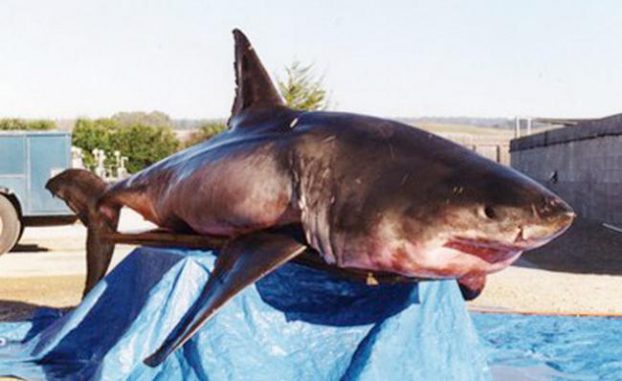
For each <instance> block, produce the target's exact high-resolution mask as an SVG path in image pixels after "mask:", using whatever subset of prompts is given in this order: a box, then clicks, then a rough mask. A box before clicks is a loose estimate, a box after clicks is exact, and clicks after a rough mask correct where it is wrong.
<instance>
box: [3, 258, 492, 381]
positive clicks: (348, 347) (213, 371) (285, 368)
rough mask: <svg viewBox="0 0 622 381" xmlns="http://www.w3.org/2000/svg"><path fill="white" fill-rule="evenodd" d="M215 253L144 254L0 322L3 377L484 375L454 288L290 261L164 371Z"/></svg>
mask: <svg viewBox="0 0 622 381" xmlns="http://www.w3.org/2000/svg"><path fill="white" fill-rule="evenodd" d="M214 259H215V256H214V255H213V253H211V252H208V251H197V250H179V249H155V248H148V247H144V248H139V249H136V250H135V251H134V252H133V253H132V254H130V255H129V256H128V257H127V258H126V259H125V260H124V261H123V262H122V263H121V264H119V265H118V266H117V267H116V268H115V269H114V270H113V271H112V272H111V273H110V274H109V275H108V276H107V277H106V278H105V279H104V280H103V281H102V282H100V283H99V284H98V285H97V286H96V287H95V288H94V289H93V291H92V292H91V293H90V294H89V295H88V296H87V297H86V298H85V300H84V301H83V302H82V303H81V304H80V305H79V306H78V307H76V308H75V309H74V310H72V311H71V312H69V313H66V314H64V315H63V314H61V313H59V312H57V311H55V310H41V311H39V313H38V314H37V315H36V316H35V317H34V318H33V319H32V320H31V321H28V322H18V323H2V324H0V375H12V376H16V377H20V378H24V379H28V380H64V379H72V380H73V379H95V380H171V379H177V380H181V379H184V380H314V381H316V380H383V381H387V380H469V381H472V380H487V379H489V378H490V374H489V369H488V366H487V364H486V358H485V353H484V351H483V349H482V346H481V344H480V340H479V337H478V334H477V332H476V330H475V328H474V326H473V324H472V322H471V319H470V316H469V313H468V312H467V310H466V307H465V303H464V301H463V300H462V297H461V295H460V291H459V290H458V287H457V284H456V283H455V282H454V281H437V282H423V283H420V284H418V285H417V284H412V285H391V286H388V285H383V286H366V285H364V284H360V283H354V282H349V281H344V280H340V279H337V278H334V277H333V276H330V275H327V274H324V273H322V272H319V271H316V270H312V269H308V268H305V267H302V266H299V265H296V264H287V265H285V266H283V267H282V268H280V269H279V270H277V271H276V272H274V273H272V274H270V275H268V276H267V277H266V278H264V279H262V280H261V281H259V282H257V283H256V284H255V285H254V286H252V287H248V288H247V289H246V290H244V291H243V292H242V293H240V294H239V295H238V296H236V297H235V298H234V299H233V300H232V301H230V302H229V303H228V304H227V305H225V306H224V307H223V308H222V309H221V310H220V311H219V312H218V313H217V314H216V315H215V316H214V317H213V318H212V319H211V320H210V321H208V323H207V324H206V325H205V326H204V327H203V328H202V329H201V330H200V331H199V333H198V334H197V335H195V336H194V337H193V338H192V339H191V340H190V341H189V342H188V343H186V345H185V346H184V347H183V348H181V349H180V350H179V351H177V352H175V353H174V354H173V355H171V356H170V357H169V358H168V359H167V360H166V361H165V362H164V363H163V364H162V365H160V366H159V367H157V368H149V367H147V366H145V365H144V364H143V363H142V360H143V359H144V358H145V357H146V356H148V355H149V354H151V353H152V352H153V351H155V350H156V349H157V348H158V347H159V345H160V344H161V343H162V342H163V341H164V339H165V338H166V336H167V335H168V334H169V333H170V331H171V330H172V329H173V328H174V327H175V326H176V324H177V323H178V321H179V320H180V319H181V318H182V316H183V315H184V313H185V312H186V311H187V310H188V309H189V308H190V307H191V306H192V304H193V303H194V301H195V300H196V299H197V297H198V295H199V293H200V292H201V290H202V289H203V287H204V285H205V283H206V281H207V279H208V278H209V275H210V271H211V269H212V268H213V264H214Z"/></svg>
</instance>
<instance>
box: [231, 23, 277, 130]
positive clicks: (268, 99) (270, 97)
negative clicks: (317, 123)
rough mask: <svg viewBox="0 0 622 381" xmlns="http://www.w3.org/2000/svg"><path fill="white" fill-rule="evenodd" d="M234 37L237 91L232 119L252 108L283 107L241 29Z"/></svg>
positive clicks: (237, 30) (236, 30)
mask: <svg viewBox="0 0 622 381" xmlns="http://www.w3.org/2000/svg"><path fill="white" fill-rule="evenodd" d="M233 37H234V39H235V63H234V67H235V84H236V89H235V100H234V101H233V107H232V109H231V117H232V118H233V117H235V116H236V115H237V114H239V113H240V112H242V111H244V110H246V109H248V108H250V107H271V106H282V105H283V100H282V99H281V96H280V95H279V93H278V91H277V90H276V88H275V87H274V84H273V83H272V80H271V79H270V76H269V75H268V72H266V69H265V68H264V67H263V65H262V64H261V61H260V60H259V57H257V54H256V53H255V50H254V49H253V46H252V45H251V43H250V42H249V41H248V38H246V36H245V35H244V33H242V32H241V31H240V30H239V29H234V30H233Z"/></svg>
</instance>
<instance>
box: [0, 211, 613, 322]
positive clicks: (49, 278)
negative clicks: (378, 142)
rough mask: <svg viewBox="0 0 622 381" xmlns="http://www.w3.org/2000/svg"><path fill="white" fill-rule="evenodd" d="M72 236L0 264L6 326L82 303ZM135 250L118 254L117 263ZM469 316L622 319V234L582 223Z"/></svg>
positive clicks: (496, 284)
mask: <svg viewBox="0 0 622 381" xmlns="http://www.w3.org/2000/svg"><path fill="white" fill-rule="evenodd" d="M71 229H73V230H67V232H65V233H64V234H65V237H57V235H58V234H54V233H49V234H47V235H46V234H44V232H33V233H31V234H30V235H26V236H25V237H24V240H23V244H22V245H21V246H20V247H19V248H18V252H17V253H15V254H7V255H5V256H3V257H2V258H0V321H16V320H22V319H25V318H27V317H28V316H29V315H30V314H31V313H32V311H34V309H36V308H37V307H39V306H52V307H71V306H74V305H76V304H77V303H79V301H80V295H81V291H82V286H83V282H84V274H83V273H84V271H83V269H84V260H85V259H84V251H83V250H84V249H83V247H84V246H83V245H84V243H83V242H84V232H83V229H82V228H81V227H71ZM130 250H131V247H120V248H119V249H117V251H118V252H119V253H117V252H115V259H116V260H115V262H117V263H118V262H119V261H120V260H122V258H123V257H124V255H126V254H127V252H129V251H130ZM10 256H14V257H13V258H10ZM4 257H7V258H4ZM55 261H56V262H55ZM38 263H42V264H43V265H39V266H38V265H37V264H38ZM29 266H30V267H29ZM469 308H471V309H472V310H487V311H507V312H527V313H555V314H559V313H561V314H571V315H581V314H595V315H603V314H604V315H622V233H618V232H615V231H613V230H609V229H607V228H605V227H603V226H602V225H601V224H600V223H597V222H594V221H587V220H579V221H577V222H576V223H575V224H574V225H573V227H572V228H571V229H570V230H569V231H568V232H567V233H566V234H565V235H563V236H562V237H561V238H559V239H557V240H556V241H554V242H552V243H551V244H549V245H547V246H545V247H543V248H540V249H538V250H535V251H533V252H529V253H526V254H525V255H523V257H522V258H521V260H519V262H518V263H517V264H515V265H514V266H512V267H510V268H508V269H506V270H504V271H502V272H500V273H497V274H492V275H490V276H489V278H488V282H487V286H486V288H485V290H484V292H483V293H482V295H481V296H480V297H479V298H477V299H476V300H475V301H473V302H470V303H469Z"/></svg>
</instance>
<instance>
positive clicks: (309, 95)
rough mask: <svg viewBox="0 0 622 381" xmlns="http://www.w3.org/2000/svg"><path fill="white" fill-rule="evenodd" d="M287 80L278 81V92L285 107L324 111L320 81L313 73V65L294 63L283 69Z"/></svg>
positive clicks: (325, 96) (324, 95)
mask: <svg viewBox="0 0 622 381" xmlns="http://www.w3.org/2000/svg"><path fill="white" fill-rule="evenodd" d="M285 71H286V72H287V78H286V79H285V80H280V79H279V80H278V81H277V84H278V87H279V91H280V92H281V95H282V96H283V99H284V100H285V104H287V106H289V107H291V108H293V109H296V110H306V111H315V110H325V109H326V108H327V106H328V99H327V93H326V90H324V88H323V85H322V79H321V78H319V77H317V76H316V75H315V74H314V73H313V65H307V66H304V65H302V64H301V63H300V62H298V61H294V62H293V63H292V64H291V65H290V66H288V67H286V68H285Z"/></svg>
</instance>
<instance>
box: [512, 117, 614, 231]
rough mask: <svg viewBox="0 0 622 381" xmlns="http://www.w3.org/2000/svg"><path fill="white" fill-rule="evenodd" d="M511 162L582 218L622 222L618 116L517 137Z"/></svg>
mask: <svg viewBox="0 0 622 381" xmlns="http://www.w3.org/2000/svg"><path fill="white" fill-rule="evenodd" d="M510 153H511V165H512V167H514V168H516V169H518V170H519V171H521V172H523V173H525V174H526V175H528V176H530V177H532V178H533V179H535V180H537V181H539V182H540V183H542V184H544V185H545V186H546V187H547V188H549V189H551V190H552V191H553V192H555V193H557V194H558V195H559V196H561V197H562V198H563V199H564V200H566V201H567V202H568V203H569V204H570V205H572V207H573V208H574V209H575V211H576V212H577V213H578V214H579V215H580V216H583V217H587V218H591V219H596V220H600V221H604V222H609V223H612V224H616V225H621V226H622V118H619V116H616V117H612V118H606V119H603V120H599V121H596V122H594V121H592V122H589V123H584V124H580V125H578V126H575V127H566V128H562V129H559V130H553V131H549V132H547V133H543V134H537V135H532V136H527V137H524V138H520V139H515V140H513V141H512V143H511V148H510Z"/></svg>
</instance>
